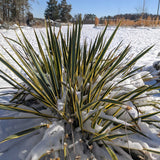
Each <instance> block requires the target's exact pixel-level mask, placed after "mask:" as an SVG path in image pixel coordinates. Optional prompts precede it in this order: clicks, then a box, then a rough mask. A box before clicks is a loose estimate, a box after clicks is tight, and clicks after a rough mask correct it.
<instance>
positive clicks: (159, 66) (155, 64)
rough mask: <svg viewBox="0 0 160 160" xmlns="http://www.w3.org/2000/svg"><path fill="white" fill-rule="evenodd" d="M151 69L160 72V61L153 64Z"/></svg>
mask: <svg viewBox="0 0 160 160" xmlns="http://www.w3.org/2000/svg"><path fill="white" fill-rule="evenodd" d="M153 67H154V68H155V69H156V70H160V61H156V62H154V63H153Z"/></svg>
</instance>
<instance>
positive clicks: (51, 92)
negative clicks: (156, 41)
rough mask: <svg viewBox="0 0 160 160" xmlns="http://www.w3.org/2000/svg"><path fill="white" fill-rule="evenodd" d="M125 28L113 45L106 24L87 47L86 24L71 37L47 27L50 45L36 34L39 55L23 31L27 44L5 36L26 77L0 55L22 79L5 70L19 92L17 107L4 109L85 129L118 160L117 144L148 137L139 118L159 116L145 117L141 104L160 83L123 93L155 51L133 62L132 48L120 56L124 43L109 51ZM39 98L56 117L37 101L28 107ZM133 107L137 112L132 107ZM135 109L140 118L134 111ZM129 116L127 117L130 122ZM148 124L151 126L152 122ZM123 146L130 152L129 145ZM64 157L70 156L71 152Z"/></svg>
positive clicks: (5, 76) (13, 104)
mask: <svg viewBox="0 0 160 160" xmlns="http://www.w3.org/2000/svg"><path fill="white" fill-rule="evenodd" d="M119 25H120V24H119ZM119 25H118V26H117V27H116V29H115V30H114V32H113V33H112V35H111V36H110V38H109V39H108V40H107V41H105V40H104V36H105V33H106V29H107V26H106V27H105V29H104V31H103V32H102V33H100V34H99V35H98V36H97V37H96V39H95V40H94V42H93V43H91V44H90V45H88V44H87V42H86V41H84V42H83V45H82V46H81V45H80V41H81V39H80V38H81V29H82V24H81V22H80V23H79V25H78V24H76V25H73V29H72V31H70V30H69V28H68V32H67V37H64V36H63V33H62V32H61V30H60V31H59V32H58V34H56V33H55V32H54V30H52V28H51V26H50V25H49V27H46V36H47V41H46V40H45V37H44V35H42V34H41V38H42V40H43V44H41V43H40V40H39V38H38V36H37V33H36V32H35V37H36V40H37V45H38V48H39V51H38V52H37V51H36V50H35V49H34V46H32V45H31V44H30V42H29V41H28V40H27V38H26V36H25V35H24V33H23V31H22V30H21V28H20V30H21V34H22V35H23V40H21V39H20V37H19V36H18V35H17V38H18V40H19V41H15V40H13V39H8V38H5V39H6V41H7V43H8V45H10V47H11V48H12V49H13V51H14V53H15V55H16V56H17V57H18V59H19V61H20V62H18V61H17V60H16V59H15V58H14V56H13V55H12V54H11V53H10V52H8V51H7V50H6V52H7V53H8V55H9V56H10V57H11V58H12V60H13V61H14V63H16V64H17V65H18V66H19V67H20V68H21V70H23V72H24V74H22V72H19V71H18V70H17V69H16V68H15V67H14V66H13V65H12V64H11V63H9V62H8V61H7V59H5V57H3V56H2V55H1V56H0V61H1V62H2V63H3V64H4V65H5V66H6V67H8V68H9V69H10V70H11V71H12V72H13V74H15V75H16V76H17V77H18V79H19V80H20V81H18V80H17V81H16V80H14V79H13V78H12V77H11V76H10V75H8V74H6V73H5V72H4V71H1V73H2V75H1V78H3V79H4V80H5V81H7V82H8V83H10V84H11V85H12V86H13V88H15V89H16V91H15V95H14V97H13V99H12V100H11V104H10V105H8V104H7V105H6V104H0V109H2V110H11V111H18V112H23V113H29V114H33V115H34V116H36V117H37V118H39V117H42V118H44V119H45V120H47V121H48V124H50V123H51V122H52V121H56V119H57V121H59V120H62V121H63V123H67V124H69V126H70V125H71V126H72V127H71V128H72V129H73V131H75V130H76V129H77V128H78V127H79V128H80V132H82V135H83V134H84V133H87V135H89V140H88V142H86V144H87V145H88V146H91V145H92V144H93V143H94V142H98V143H99V142H100V141H101V144H102V145H103V146H104V147H105V148H106V151H107V152H108V153H109V155H110V156H111V157H112V159H117V157H116V152H114V146H116V144H115V143H111V142H112V141H113V140H115V139H119V138H122V137H126V136H128V135H130V134H140V135H141V136H144V137H147V136H146V135H145V133H143V132H141V130H140V128H139V126H138V120H139V118H141V120H143V121H145V120H146V119H147V118H149V117H151V116H153V115H156V114H158V113H159V112H155V113H152V114H147V115H143V114H140V113H139V109H138V106H137V105H136V100H137V99H140V98H143V97H140V96H141V95H143V93H145V92H147V91H150V90H153V89H155V87H154V85H153V86H147V85H143V86H140V87H138V88H135V89H127V90H125V91H123V92H121V90H123V88H125V87H126V86H125V85H124V83H125V81H126V80H128V79H130V78H131V77H133V76H135V74H136V72H137V71H138V70H139V69H141V68H139V69H133V66H134V64H135V63H136V61H137V60H139V59H140V58H141V57H142V56H143V55H145V54H146V53H147V52H148V51H149V50H150V49H151V48H152V47H150V48H147V49H145V50H143V51H142V52H140V53H139V54H137V55H136V56H135V57H133V58H129V60H127V61H126V57H127V56H128V53H129V51H130V46H129V45H128V46H127V47H126V48H125V49H124V50H122V51H121V52H119V48H120V47H121V44H122V42H120V43H119V44H118V45H117V46H115V48H114V49H113V50H112V51H110V52H109V51H108V48H109V46H110V44H111V42H112V40H113V38H114V36H115V34H116V32H117V30H118V28H119ZM10 41H11V42H14V43H16V44H18V45H19V46H20V47H21V49H22V51H23V52H21V51H19V50H18V49H16V48H15V47H14V46H13V45H12V44H11V42H10ZM42 45H44V46H45V50H43V49H42ZM17 90H18V91H17ZM30 100H31V101H30ZM33 100H34V101H37V103H40V104H43V107H44V109H45V108H48V109H49V110H50V113H44V112H43V111H44V110H39V109H38V108H35V107H34V108H33V107H32V105H31V103H27V102H28V101H30V102H33ZM59 101H60V102H62V104H63V107H62V108H59V107H58V106H59ZM131 103H132V104H134V106H135V108H134V107H132V106H128V104H131ZM24 106H25V107H24ZM26 108H28V109H26ZM131 110H132V111H134V114H132V112H130V111H131ZM36 117H34V118H36ZM124 117H127V118H125V119H124ZM8 118H9V117H6V119H8ZM10 118H12V117H10ZM17 118H18V117H17ZM25 118H26V117H25ZM3 119H5V118H3ZM13 119H14V118H13ZM146 123H151V120H150V121H146ZM48 124H43V125H40V126H36V127H33V128H30V129H27V130H25V131H22V132H18V133H16V134H14V135H12V136H9V137H7V138H6V139H4V140H3V141H2V142H5V141H8V140H10V139H15V138H19V137H21V136H24V135H26V134H29V133H31V132H32V131H34V130H37V129H39V128H41V127H49V125H48ZM72 138H73V137H72ZM64 141H65V140H64ZM2 142H1V143H2ZM119 147H121V148H125V149H127V147H126V146H125V145H124V146H123V145H121V146H119ZM134 150H135V149H134ZM42 154H43V153H42ZM39 156H41V155H39ZM64 157H66V152H65V153H64Z"/></svg>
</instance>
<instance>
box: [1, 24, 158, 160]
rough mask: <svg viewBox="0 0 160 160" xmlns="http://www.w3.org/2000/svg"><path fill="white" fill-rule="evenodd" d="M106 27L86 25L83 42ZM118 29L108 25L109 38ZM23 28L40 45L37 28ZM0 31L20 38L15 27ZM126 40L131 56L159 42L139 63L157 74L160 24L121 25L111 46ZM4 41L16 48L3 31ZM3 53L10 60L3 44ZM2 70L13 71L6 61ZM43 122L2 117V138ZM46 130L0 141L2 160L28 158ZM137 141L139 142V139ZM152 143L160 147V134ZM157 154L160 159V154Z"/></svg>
mask: <svg viewBox="0 0 160 160" xmlns="http://www.w3.org/2000/svg"><path fill="white" fill-rule="evenodd" d="M103 29H104V27H97V28H95V27H94V26H93V25H84V26H83V29H82V42H83V41H84V40H85V39H87V42H90V41H91V40H92V39H94V38H95V37H96V35H97V34H98V33H99V32H101V31H102V30H103ZM114 29H115V27H108V30H107V32H106V37H108V38H109V37H110V35H111V34H112V32H113V31H114ZM35 30H36V31H37V34H38V35H40V34H39V32H42V33H44V34H45V28H38V29H35ZM66 31H67V27H66V26H64V27H62V32H63V33H64V34H65V33H66ZM16 32H17V34H18V35H19V36H20V37H21V34H20V31H19V30H18V29H17V30H16ZM23 32H24V34H25V35H26V37H27V38H28V39H29V41H30V43H31V44H33V46H35V48H36V49H38V47H37V44H36V39H35V36H34V31H33V29H32V28H30V27H23ZM56 32H58V28H56ZM0 33H1V34H3V35H4V36H5V37H9V38H13V39H17V38H16V35H15V31H14V30H5V29H1V30H0ZM122 40H123V47H126V46H127V45H128V44H129V43H130V45H131V46H132V48H131V51H130V55H131V56H134V55H135V54H138V53H139V52H140V51H142V50H143V49H145V48H146V47H149V46H151V45H155V46H154V47H153V48H152V49H151V50H150V51H149V52H148V53H147V54H146V55H145V56H144V57H142V59H141V60H139V61H138V62H137V63H136V65H135V66H136V67H139V66H143V65H144V66H145V67H144V68H143V70H145V71H149V72H150V73H151V74H153V75H155V74H156V73H157V71H156V70H155V69H154V68H153V63H154V62H156V61H159V60H160V56H158V53H160V28H147V27H140V28H125V27H120V28H119V30H118V32H117V34H116V36H115V38H114V40H113V42H112V44H111V46H110V50H111V49H113V48H114V47H115V46H117V44H118V43H120V41H122ZM0 45H1V46H3V47H5V48H6V49H7V50H8V51H9V52H13V51H12V49H11V48H10V47H9V45H8V44H7V43H6V41H5V40H4V38H3V37H2V36H1V35H0ZM0 53H2V54H3V56H5V57H6V58H8V60H10V59H9V57H8V56H7V54H6V53H5V51H4V50H3V49H2V47H1V48H0ZM0 70H3V71H5V72H6V73H9V74H11V72H10V71H9V70H8V69H6V68H4V66H3V65H2V64H0ZM11 75H12V74H11ZM12 76H13V75H12ZM13 78H14V77H13ZM7 86H8V84H7V83H6V82H4V81H3V80H2V79H0V88H3V87H7ZM2 92H3V93H4V92H5V91H4V90H2V91H1V92H0V93H2ZM9 98H10V95H9V96H2V97H0V102H3V103H4V102H7V101H8V100H9ZM156 98H158V97H156ZM150 111H151V110H150ZM15 114H17V113H11V112H9V111H0V116H1V117H2V116H5V115H7V116H8V115H9V116H10V117H11V116H14V115H15ZM41 122H42V120H41V119H37V120H32V121H29V120H7V121H5V120H0V141H1V140H2V139H4V138H5V137H7V136H9V135H10V134H13V133H15V132H18V131H21V130H23V129H26V128H29V127H30V126H36V125H39V124H40V123H41ZM31 124H32V125H31ZM145 127H146V128H145ZM147 127H148V126H142V129H144V130H147V131H148V133H147V134H149V130H148V128H147ZM42 130H43V129H41V130H39V131H36V132H34V133H33V134H31V135H28V136H25V137H22V138H20V139H18V140H11V141H9V142H6V143H3V144H0V159H1V160H11V159H12V160H24V159H25V158H26V156H27V155H28V154H29V153H30V151H31V149H32V148H33V147H34V146H35V145H36V144H38V143H39V141H40V139H42V136H43V132H42ZM152 132H153V133H154V132H156V133H157V132H158V131H157V130H156V131H154V129H153V128H152ZM159 132H160V131H159ZM46 134H47V133H46ZM135 143H136V144H138V141H137V142H135ZM148 143H150V144H152V146H153V148H154V146H156V148H159V149H160V138H159V137H157V138H156V137H155V136H153V137H152V143H151V142H148ZM33 151H34V150H33ZM36 151H37V150H36ZM156 158H159V159H160V156H159V157H156ZM28 160H29V159H28Z"/></svg>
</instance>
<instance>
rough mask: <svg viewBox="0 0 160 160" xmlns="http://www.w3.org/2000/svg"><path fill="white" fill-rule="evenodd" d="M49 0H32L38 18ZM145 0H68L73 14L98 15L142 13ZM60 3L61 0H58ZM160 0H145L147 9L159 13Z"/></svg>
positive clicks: (42, 14)
mask: <svg viewBox="0 0 160 160" xmlns="http://www.w3.org/2000/svg"><path fill="white" fill-rule="evenodd" d="M47 1H48V0H34V2H31V7H32V9H31V12H32V13H33V15H34V17H36V18H44V11H45V9H46V8H47ZM143 1H144V0H67V3H68V4H71V5H72V10H71V15H72V16H74V15H76V14H78V13H82V15H84V14H87V13H91V14H95V15H96V16H97V17H102V16H109V15H110V16H113V15H116V14H124V13H141V12H142V8H143ZM58 2H59V3H60V2H61V0H58ZM157 6H158V0H145V11H146V12H147V13H152V14H157Z"/></svg>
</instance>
